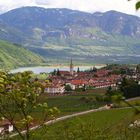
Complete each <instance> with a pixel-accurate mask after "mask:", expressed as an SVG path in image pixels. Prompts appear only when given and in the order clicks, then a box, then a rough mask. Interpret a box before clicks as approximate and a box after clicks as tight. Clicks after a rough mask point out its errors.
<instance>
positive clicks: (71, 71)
mask: <svg viewBox="0 0 140 140" xmlns="http://www.w3.org/2000/svg"><path fill="white" fill-rule="evenodd" d="M73 68H74V66H73V62H72V59H71V61H70V74H71V75H73Z"/></svg>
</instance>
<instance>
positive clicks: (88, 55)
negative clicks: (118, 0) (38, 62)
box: [0, 7, 140, 63]
mask: <svg viewBox="0 0 140 140" xmlns="http://www.w3.org/2000/svg"><path fill="white" fill-rule="evenodd" d="M0 39H2V40H7V41H9V42H12V43H17V44H21V45H22V46H24V47H25V48H27V49H29V50H30V51H32V52H35V53H37V54H39V55H41V56H42V57H44V58H45V59H46V60H47V59H53V60H58V59H59V60H62V62H63V61H65V60H69V59H70V58H71V57H72V58H73V59H74V60H75V61H76V62H85V63H139V62H140V18H139V17H136V16H132V15H127V14H124V13H120V12H116V11H108V12H105V13H100V12H96V13H93V14H90V13H84V12H80V11H73V10H69V9H44V8H39V7H23V8H18V9H14V10H12V11H9V12H7V13H4V14H2V15H0Z"/></svg>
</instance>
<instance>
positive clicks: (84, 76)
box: [45, 60, 121, 94]
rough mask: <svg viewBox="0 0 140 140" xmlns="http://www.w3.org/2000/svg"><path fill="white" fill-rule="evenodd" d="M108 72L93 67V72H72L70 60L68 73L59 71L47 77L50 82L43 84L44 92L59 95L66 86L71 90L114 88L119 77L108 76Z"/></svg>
mask: <svg viewBox="0 0 140 140" xmlns="http://www.w3.org/2000/svg"><path fill="white" fill-rule="evenodd" d="M110 73H111V71H110V70H104V69H99V70H97V69H96V68H95V67H94V68H93V71H92V70H91V71H77V72H76V71H74V67H73V64H72V60H71V63H70V71H59V74H52V75H50V76H49V79H50V81H51V82H49V83H46V84H45V87H46V88H45V92H47V93H54V94H55V93H61V94H63V93H64V92H66V88H65V87H66V86H67V85H69V86H70V87H71V90H76V89H79V88H85V89H87V88H106V87H110V86H111V87H116V83H117V82H119V81H120V79H121V76H120V75H115V74H110Z"/></svg>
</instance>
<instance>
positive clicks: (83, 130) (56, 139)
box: [31, 109, 139, 140]
mask: <svg viewBox="0 0 140 140" xmlns="http://www.w3.org/2000/svg"><path fill="white" fill-rule="evenodd" d="M126 116H127V118H126ZM132 117H133V110H132V109H118V110H117V109H116V110H106V111H99V112H94V113H89V114H86V115H83V116H80V117H74V118H71V119H67V120H64V121H61V122H57V123H55V124H52V125H51V126H45V127H43V128H41V129H40V130H37V131H36V134H38V137H36V135H35V137H32V138H31V140H37V139H40V140H44V139H50V140H60V139H64V140H101V139H103V140H117V139H122V140H124V139H127V138H129V137H130V139H127V140H132V137H133V136H134V135H133V134H134V131H135V136H134V137H135V140H139V131H136V130H131V129H128V126H129V123H130V122H131V121H132ZM137 117H138V116H137ZM125 130H126V131H125Z"/></svg>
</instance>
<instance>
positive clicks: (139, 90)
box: [120, 78, 140, 98]
mask: <svg viewBox="0 0 140 140" xmlns="http://www.w3.org/2000/svg"><path fill="white" fill-rule="evenodd" d="M120 90H121V91H122V92H123V96H124V97H126V98H132V97H137V96H140V85H139V84H138V83H137V82H135V81H134V80H131V79H127V78H123V80H122V84H121V85H120Z"/></svg>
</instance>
